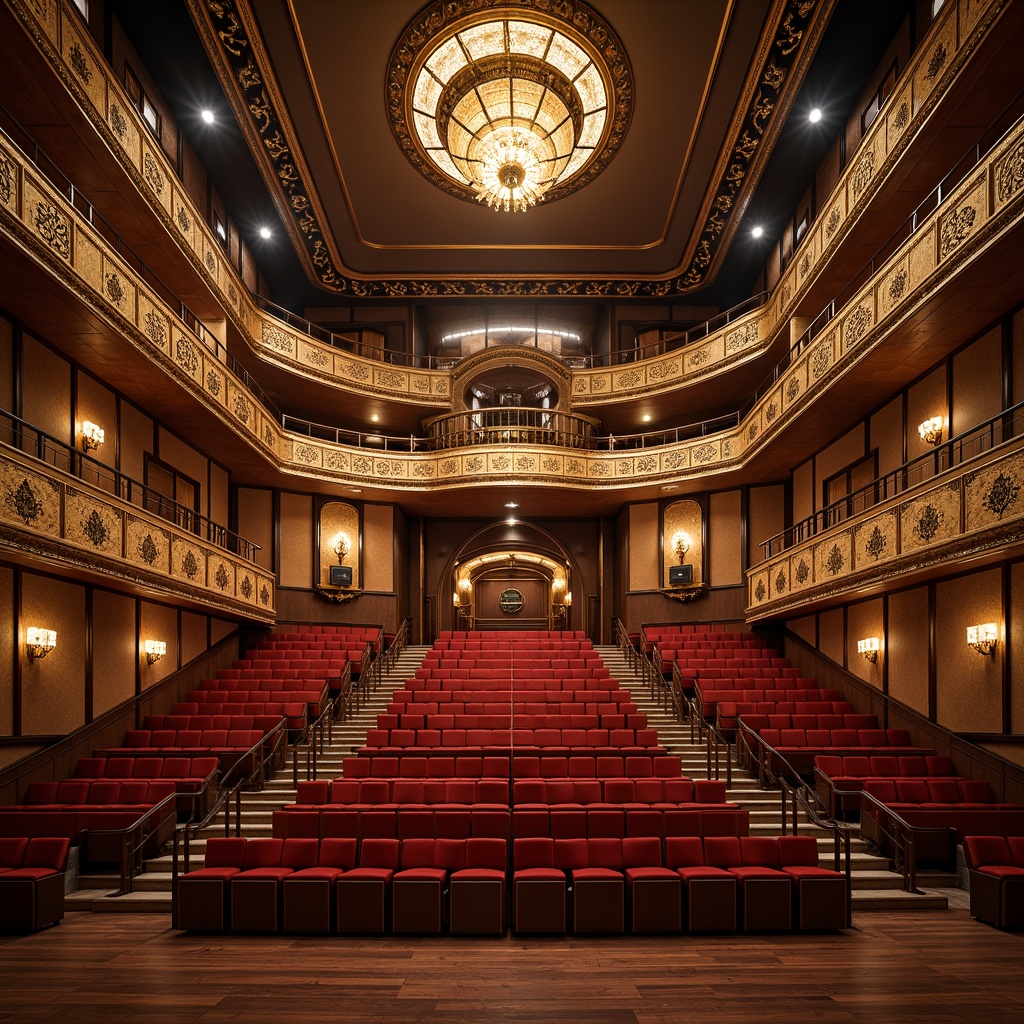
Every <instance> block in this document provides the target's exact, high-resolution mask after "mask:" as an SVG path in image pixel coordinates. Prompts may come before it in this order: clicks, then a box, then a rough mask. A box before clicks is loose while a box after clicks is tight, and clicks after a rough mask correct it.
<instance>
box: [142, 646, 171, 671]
mask: <svg viewBox="0 0 1024 1024" xmlns="http://www.w3.org/2000/svg"><path fill="white" fill-rule="evenodd" d="M143 649H144V650H145V652H146V663H147V664H148V665H153V664H155V663H156V662H158V661H159V660H160V659H161V658H162V657H163V656H164V655H165V654H166V653H167V644H166V643H164V641H163V640H147V641H146V642H145V644H144V645H143Z"/></svg>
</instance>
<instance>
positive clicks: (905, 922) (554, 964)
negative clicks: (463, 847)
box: [0, 909, 1024, 1024]
mask: <svg viewBox="0 0 1024 1024" xmlns="http://www.w3.org/2000/svg"><path fill="white" fill-rule="evenodd" d="M166 924H167V919H166V917H164V916H162V915H150V914H137V915H120V914H89V913H80V914H70V915H68V916H67V917H66V918H65V919H64V922H63V923H62V924H61V925H59V926H58V927H56V928H51V929H50V930H48V931H45V932H42V933H39V934H37V935H30V936H22V937H12V936H5V937H2V938H0V1021H18V1022H34V1021H51V1020H53V1021H56V1020H59V1021H60V1022H61V1024H123V1022H134V1021H140V1022H147V1024H164V1022H167V1024H185V1022H187V1021H203V1022H218V1024H219V1022H224V1021H244V1022H256V1021H273V1022H275V1024H286V1022H291V1021H295V1022H302V1024H316V1022H320V1021H331V1022H339V1021H340V1022H344V1024H370V1022H374V1024H376V1022H386V1024H404V1022H420V1021H444V1022H445V1024H470V1022H472V1024H499V1022H502V1021H511V1022H517V1024H518V1022H531V1024H533V1022H536V1024H557V1022H571V1024H667V1022H672V1024H677V1022H691V1021H715V1022H717V1024H723V1022H733V1021H754V1020H756V1021H765V1022H772V1021H779V1022H785V1024H795V1022H803V1021H808V1022H810V1021H813V1022H815V1024H835V1022H839V1021H872V1022H885V1024H893V1022H904V1021H906V1022H910V1021H922V1022H924V1021H927V1022H928V1024H941V1022H944V1021H955V1022H964V1021H971V1022H982V1024H1001V1022H1006V1024H1010V1022H1013V1024H1021V1022H1022V1021H1024V934H1021V933H1018V934H1009V933H1003V932H999V931H997V930H996V929H994V928H990V927H988V926H986V925H983V924H979V923H978V922H976V921H974V920H972V919H971V918H970V917H969V916H968V914H967V912H966V910H963V909H954V910H949V911H942V912H918V913H910V914H900V915H897V914H861V915H859V916H858V919H857V920H856V927H854V928H853V929H851V930H850V931H848V932H843V933H839V934H833V935H826V936H806V935H787V936H751V937H744V936H727V937H702V938H691V937H682V938H671V939H652V938H611V939H590V940H582V939H572V938H562V939H552V940H548V941H542V940H529V941H526V940H522V939H518V938H514V937H508V938H505V939H494V940H487V939H484V940H480V939H451V938H440V939H417V940H405V939H398V940H396V939H393V938H385V939H374V940H359V939H356V940H352V939H339V938H334V939H293V938H288V937H276V938H274V937H265V938H264V937H254V938H250V937H244V938H243V937H230V936H228V937H225V936H216V937H210V936H198V935H182V934H180V933H177V932H172V931H170V930H169V929H168V928H167V926H166Z"/></svg>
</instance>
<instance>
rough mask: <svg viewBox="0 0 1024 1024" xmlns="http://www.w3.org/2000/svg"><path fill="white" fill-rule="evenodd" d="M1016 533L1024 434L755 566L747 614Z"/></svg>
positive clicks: (778, 608)
mask: <svg viewBox="0 0 1024 1024" xmlns="http://www.w3.org/2000/svg"><path fill="white" fill-rule="evenodd" d="M1022 538H1024V442H1021V441H1020V440H1015V441H1008V442H1007V443H1006V444H1005V445H1003V446H1001V447H1000V448H997V449H995V450H992V451H989V452H986V453H985V454H984V455H981V456H978V457H977V458H974V459H972V460H970V462H968V463H966V464H965V465H963V466H958V467H956V468H954V469H951V470H947V471H946V472H945V473H943V474H942V475H941V476H940V477H930V478H928V479H926V480H925V481H923V482H922V483H921V484H919V485H917V486H916V487H914V488H913V489H912V490H910V491H907V492H905V493H903V494H902V495H899V496H897V497H894V498H890V499H888V500H887V501H884V502H881V503H879V504H878V505H876V506H874V507H873V508H870V509H867V510H866V511H864V512H862V513H860V514H859V515H856V516H854V517H852V518H849V519H847V520H846V521H845V522H843V523H841V524H837V525H836V526H834V527H832V528H831V529H825V530H822V531H821V532H820V533H819V534H818V535H817V536H816V537H815V538H814V539H813V540H810V541H804V542H802V543H801V544H799V545H797V546H795V547H793V548H790V549H788V550H786V551H783V552H780V553H779V554H777V555H774V556H772V557H771V558H768V559H766V560H765V561H764V562H762V563H761V564H760V565H757V566H754V567H753V568H751V569H750V570H749V571H748V572H747V609H746V615H747V617H748V619H760V618H768V617H772V616H777V615H780V614H783V613H785V614H787V615H794V614H796V615H798V614H800V613H801V611H802V610H804V609H807V608H809V607H813V606H817V605H820V604H821V603H822V602H823V601H826V600H830V599H840V598H842V597H843V596H844V595H845V596H849V595H851V594H854V593H859V592H863V590H864V588H865V587H869V586H872V585H873V584H883V583H886V582H888V581H890V580H891V581H893V582H894V583H896V582H905V581H906V579H908V578H911V577H912V576H913V574H915V573H920V572H922V571H925V570H932V571H934V570H935V568H936V567H939V566H943V565H945V566H947V568H948V565H949V564H950V563H951V562H953V561H955V560H956V559H957V558H958V557H968V556H971V555H978V554H984V553H986V552H992V551H997V550H1006V551H1007V552H1013V551H1018V550H1020V548H1021V545H1022V542H1024V541H1022ZM780 584H782V585H781V586H780Z"/></svg>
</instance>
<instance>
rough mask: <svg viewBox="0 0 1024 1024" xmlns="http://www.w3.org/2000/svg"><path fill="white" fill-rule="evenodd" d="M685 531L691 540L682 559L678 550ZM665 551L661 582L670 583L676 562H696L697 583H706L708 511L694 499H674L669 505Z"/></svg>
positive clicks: (663, 549)
mask: <svg viewBox="0 0 1024 1024" xmlns="http://www.w3.org/2000/svg"><path fill="white" fill-rule="evenodd" d="M681 534H685V535H686V538H688V539H687V540H684V542H685V543H687V551H686V552H685V554H683V555H682V559H680V556H679V552H678V550H677V549H676V539H677V538H678V537H680V535H681ZM661 537H662V551H663V561H662V567H661V579H662V583H661V585H662V586H663V587H667V586H668V571H669V568H670V567H671V566H673V565H684V564H685V565H692V566H693V583H694V585H695V586H696V585H697V584H702V583H703V582H704V512H703V509H701V507H700V504H699V503H698V502H696V501H693V500H692V499H690V498H685V499H683V500H682V501H673V502H672V504H671V505H666V506H665V513H664V519H663V522H662V531H661Z"/></svg>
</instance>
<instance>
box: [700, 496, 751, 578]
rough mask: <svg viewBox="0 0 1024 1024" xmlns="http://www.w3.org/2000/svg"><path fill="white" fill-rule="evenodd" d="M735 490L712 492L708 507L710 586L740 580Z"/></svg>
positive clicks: (739, 530)
mask: <svg viewBox="0 0 1024 1024" xmlns="http://www.w3.org/2000/svg"><path fill="white" fill-rule="evenodd" d="M740 498H741V494H740V492H739V491H719V492H718V493H716V494H712V495H711V496H710V500H709V509H708V543H709V547H710V551H709V557H708V562H709V573H710V578H709V579H708V583H709V584H710V585H711V586H712V587H726V586H739V585H740V584H741V583H742V582H743V547H742V538H743V522H742V512H741V506H740Z"/></svg>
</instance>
